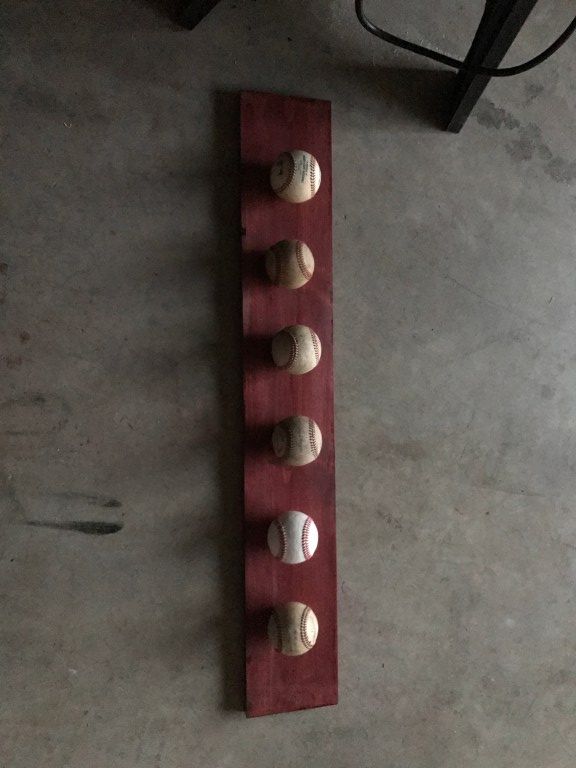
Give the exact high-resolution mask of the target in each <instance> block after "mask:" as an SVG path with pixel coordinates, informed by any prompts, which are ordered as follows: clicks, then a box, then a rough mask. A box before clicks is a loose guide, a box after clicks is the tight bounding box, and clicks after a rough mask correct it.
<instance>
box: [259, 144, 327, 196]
mask: <svg viewBox="0 0 576 768" xmlns="http://www.w3.org/2000/svg"><path fill="white" fill-rule="evenodd" d="M321 179H322V174H321V173H320V166H319V165H318V160H316V158H315V157H314V155H311V154H310V152H304V150H303V149H293V150H292V151H291V152H282V154H281V155H280V156H279V157H278V159H277V160H276V162H275V163H274V165H273V166H272V168H271V169H270V185H271V187H272V189H273V190H274V192H276V194H277V195H278V197H281V198H282V200H287V201H288V202H289V203H305V202H306V201H307V200H311V199H312V198H313V197H314V195H315V194H316V192H318V190H319V189H320V181H321Z"/></svg>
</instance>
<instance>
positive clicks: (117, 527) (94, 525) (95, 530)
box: [26, 520, 124, 536]
mask: <svg viewBox="0 0 576 768" xmlns="http://www.w3.org/2000/svg"><path fill="white" fill-rule="evenodd" d="M26 524H27V525H31V526H33V527H35V528H52V529H54V530H61V531H74V532H75V533H86V534H88V535H91V536H109V535H110V534H112V533H118V531H121V530H122V528H123V527H124V523H101V522H99V521H98V520H68V521H63V522H51V521H47V520H28V521H27V523H26Z"/></svg>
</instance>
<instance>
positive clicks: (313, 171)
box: [310, 156, 316, 197]
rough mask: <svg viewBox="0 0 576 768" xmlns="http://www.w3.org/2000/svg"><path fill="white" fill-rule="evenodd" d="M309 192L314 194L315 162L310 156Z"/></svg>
mask: <svg viewBox="0 0 576 768" xmlns="http://www.w3.org/2000/svg"><path fill="white" fill-rule="evenodd" d="M310 192H311V193H312V197H314V195H315V194H316V160H315V159H314V158H313V157H312V156H310Z"/></svg>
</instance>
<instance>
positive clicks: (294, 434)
mask: <svg viewBox="0 0 576 768" xmlns="http://www.w3.org/2000/svg"><path fill="white" fill-rule="evenodd" d="M272 448H273V449H274V453H275V454H276V456H277V457H278V458H279V459H280V461H281V462H282V464H288V465H289V466H291V467H302V466H304V465H305V464H310V462H311V461H314V459H317V458H318V456H319V455H320V451H321V450H322V433H321V432H320V427H319V426H318V424H316V422H315V421H313V419H309V418H308V416H290V417H289V418H287V419H284V420H283V421H281V422H279V423H278V424H276V426H275V427H274V431H273V433H272Z"/></svg>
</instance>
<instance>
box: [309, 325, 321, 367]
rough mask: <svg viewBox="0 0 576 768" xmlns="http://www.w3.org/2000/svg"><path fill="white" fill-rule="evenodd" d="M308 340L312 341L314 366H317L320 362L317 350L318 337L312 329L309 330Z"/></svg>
mask: <svg viewBox="0 0 576 768" xmlns="http://www.w3.org/2000/svg"><path fill="white" fill-rule="evenodd" d="M310 338H311V339H312V346H313V347H314V357H315V358H316V365H318V362H319V360H320V350H319V348H318V336H316V334H315V333H314V331H313V330H312V328H310Z"/></svg>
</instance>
